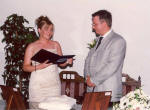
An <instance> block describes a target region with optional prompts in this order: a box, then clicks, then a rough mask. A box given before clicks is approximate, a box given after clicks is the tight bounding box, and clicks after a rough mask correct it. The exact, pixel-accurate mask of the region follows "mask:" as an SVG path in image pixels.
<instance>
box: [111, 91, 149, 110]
mask: <svg viewBox="0 0 150 110" xmlns="http://www.w3.org/2000/svg"><path fill="white" fill-rule="evenodd" d="M113 110H150V97H149V96H148V95H146V94H145V93H144V92H143V90H142V89H141V88H139V89H136V90H135V91H131V92H130V93H128V94H127V95H125V96H124V97H122V98H121V99H120V103H119V104H115V105H114V106H113Z"/></svg>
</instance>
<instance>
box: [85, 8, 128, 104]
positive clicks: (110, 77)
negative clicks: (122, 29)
mask: <svg viewBox="0 0 150 110" xmlns="http://www.w3.org/2000/svg"><path fill="white" fill-rule="evenodd" d="M92 22H93V24H92V28H93V30H94V31H95V32H96V34H99V35H100V37H99V38H98V39H97V44H96V46H95V47H94V48H92V49H91V50H90V51H89V53H88V56H87V58H86V60H85V67H84V75H85V77H86V83H87V85H88V88H87V91H88V92H92V90H93V88H95V89H94V92H100V91H112V97H111V102H118V101H119V100H120V98H121V97H122V67H123V62H124V58H125V52H126V41H125V40H124V38H123V37H121V36H120V35H119V34H117V33H115V32H114V31H113V30H112V29H111V26H112V16H111V13H110V12H108V11H107V10H100V11H98V12H96V13H94V14H92Z"/></svg>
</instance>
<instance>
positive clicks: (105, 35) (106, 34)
mask: <svg viewBox="0 0 150 110" xmlns="http://www.w3.org/2000/svg"><path fill="white" fill-rule="evenodd" d="M111 32H112V29H110V30H109V31H108V32H106V33H105V34H104V35H103V36H99V37H103V39H105V37H107V36H108V34H109V33H111Z"/></svg>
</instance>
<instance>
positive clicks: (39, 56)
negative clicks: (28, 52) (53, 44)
mask: <svg viewBox="0 0 150 110" xmlns="http://www.w3.org/2000/svg"><path fill="white" fill-rule="evenodd" d="M74 56H75V55H64V56H60V55H58V54H55V53H52V52H50V51H47V50H44V49H41V50H40V51H39V52H37V53H36V54H35V55H34V56H33V57H32V58H31V60H33V61H36V62H39V63H43V62H45V61H46V60H48V63H54V64H60V63H64V62H66V61H67V59H68V58H73V57H74Z"/></svg>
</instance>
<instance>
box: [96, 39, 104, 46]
mask: <svg viewBox="0 0 150 110" xmlns="http://www.w3.org/2000/svg"><path fill="white" fill-rule="evenodd" d="M102 39H103V37H100V38H99V41H98V44H97V47H96V49H97V48H98V46H99V45H100V44H101V41H102Z"/></svg>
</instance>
